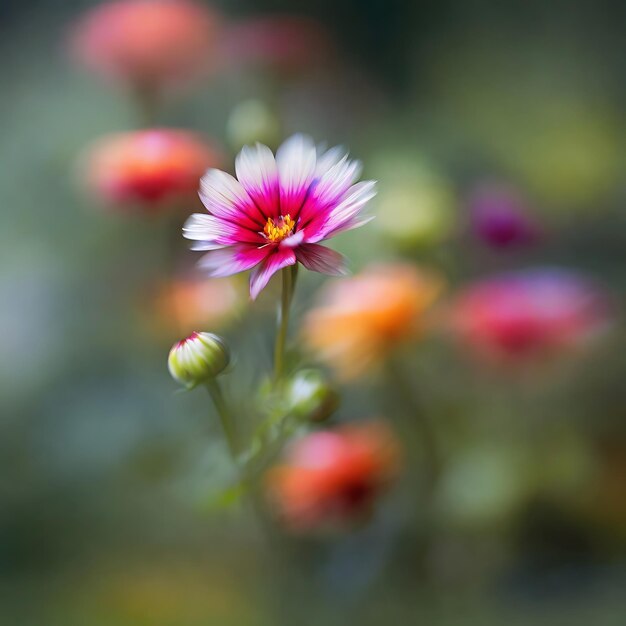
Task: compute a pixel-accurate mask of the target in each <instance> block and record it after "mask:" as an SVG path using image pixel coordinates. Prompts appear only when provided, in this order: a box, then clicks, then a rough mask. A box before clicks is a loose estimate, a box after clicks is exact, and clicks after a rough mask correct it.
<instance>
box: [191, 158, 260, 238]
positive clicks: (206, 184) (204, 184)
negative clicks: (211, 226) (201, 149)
mask: <svg viewBox="0 0 626 626" xmlns="http://www.w3.org/2000/svg"><path fill="white" fill-rule="evenodd" d="M199 195H200V200H202V203H203V204H204V206H205V207H206V208H207V210H208V211H209V212H210V213H211V214H213V215H215V217H219V218H220V219H223V220H228V221H230V222H233V223H235V224H238V225H240V226H243V227H246V228H249V229H252V230H253V231H258V230H259V227H261V228H262V227H263V225H264V224H265V219H264V218H263V215H261V213H260V212H259V210H258V209H257V208H256V206H255V204H254V202H252V199H251V198H250V196H249V195H248V193H247V192H246V190H245V189H244V187H243V186H242V185H241V183H239V181H238V180H237V179H236V178H233V177H232V176H231V175H230V174H227V173H226V172H222V171H221V170H216V169H210V170H208V171H207V172H206V174H205V175H204V176H203V177H202V178H201V179H200V193H199Z"/></svg>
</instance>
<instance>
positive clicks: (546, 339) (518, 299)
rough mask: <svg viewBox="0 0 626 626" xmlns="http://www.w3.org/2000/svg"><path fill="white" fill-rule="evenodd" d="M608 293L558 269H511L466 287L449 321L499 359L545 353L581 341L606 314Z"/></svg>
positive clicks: (602, 324)
mask: <svg viewBox="0 0 626 626" xmlns="http://www.w3.org/2000/svg"><path fill="white" fill-rule="evenodd" d="M610 309H611V307H610V305H609V301H608V297H607V296H606V294H605V293H604V292H602V291H601V290H600V289H599V288H598V287H597V286H595V285H593V284H591V283H590V282H589V281H588V280H586V279H585V278H583V277H581V276H578V275H576V274H574V273H573V272H568V271H566V270H560V269H537V270H531V271H525V272H512V273H508V274H500V275H498V276H495V277H493V278H488V279H485V280H482V281H479V282H477V283H474V284H473V285H470V286H469V287H467V288H466V289H465V290H464V291H463V292H462V293H461V294H460V295H459V296H458V298H457V301H456V303H455V305H454V309H453V314H452V324H453V327H454V329H455V330H456V331H457V333H458V334H459V335H460V337H461V339H462V340H463V341H464V342H465V343H466V344H468V345H469V346H470V347H471V348H472V349H474V350H475V351H476V352H477V353H479V354H481V355H483V356H487V357H489V358H496V359H499V360H502V359H505V360H520V359H522V360H525V359H527V358H533V357H541V356H548V355H550V354H552V353H555V352H557V353H558V352H560V351H562V350H564V349H567V348H573V347H576V346H579V345H581V344H583V343H585V342H586V341H587V340H588V339H590V338H592V337H593V336H594V335H596V334H598V332H600V331H602V330H604V329H605V328H606V327H607V325H608V323H609V321H610V318H611V310H610Z"/></svg>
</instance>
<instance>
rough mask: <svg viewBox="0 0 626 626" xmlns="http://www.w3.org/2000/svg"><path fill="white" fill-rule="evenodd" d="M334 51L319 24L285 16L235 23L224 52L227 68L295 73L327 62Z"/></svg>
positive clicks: (223, 48)
mask: <svg viewBox="0 0 626 626" xmlns="http://www.w3.org/2000/svg"><path fill="white" fill-rule="evenodd" d="M331 51H332V44H331V39H330V36H329V34H328V33H327V32H326V30H325V29H324V27H323V26H322V25H321V24H320V23H319V22H316V21H315V20H313V19H310V18H305V17H296V16H288V15H282V16H272V17H261V18H252V19H248V20H244V21H240V22H236V23H234V24H233V25H232V26H230V27H229V28H228V30H227V31H226V32H225V34H224V38H223V45H222V50H221V53H222V55H223V57H224V62H225V64H227V65H231V66H232V65H244V66H253V67H259V66H262V67H264V68H269V69H273V70H277V71H279V72H283V73H285V74H291V73H293V72H296V71H298V70H303V69H306V68H307V67H312V66H314V65H316V64H317V65H319V64H321V63H323V62H324V61H326V60H327V59H328V58H329V56H330V53H331Z"/></svg>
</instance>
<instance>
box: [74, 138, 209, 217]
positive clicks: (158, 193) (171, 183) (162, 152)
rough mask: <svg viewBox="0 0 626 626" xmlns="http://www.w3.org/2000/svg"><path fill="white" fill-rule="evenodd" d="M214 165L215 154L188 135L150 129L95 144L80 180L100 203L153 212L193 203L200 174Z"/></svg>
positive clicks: (203, 143)
mask: <svg viewBox="0 0 626 626" xmlns="http://www.w3.org/2000/svg"><path fill="white" fill-rule="evenodd" d="M219 162H220V156H219V153H218V151H217V150H216V149H215V148H213V147H212V146H211V145H209V144H208V143H206V142H205V141H203V140H202V139H201V138H200V137H199V136H197V135H195V134H193V133H190V132H185V131H180V130H172V129H152V130H145V131H136V132H128V133H118V134H114V135H108V136H106V137H103V138H102V139H100V140H98V141H97V142H96V143H95V144H94V145H93V146H92V147H91V149H90V150H89V151H88V154H87V156H86V168H87V172H86V177H87V183H88V185H89V187H90V189H91V190H92V191H93V192H94V193H95V194H96V195H97V196H99V197H100V198H101V199H102V200H103V201H104V202H105V203H108V204H111V205H114V206H121V207H125V206H133V205H138V206H140V207H141V208H144V209H147V210H155V209H160V208H165V207H167V206H169V205H170V204H175V203H182V202H183V201H188V200H191V199H194V198H195V196H196V192H197V190H198V185H199V181H200V177H201V176H202V174H204V172H205V171H206V169H207V168H209V167H213V166H215V165H218V164H219Z"/></svg>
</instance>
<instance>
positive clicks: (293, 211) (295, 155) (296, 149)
mask: <svg viewBox="0 0 626 626" xmlns="http://www.w3.org/2000/svg"><path fill="white" fill-rule="evenodd" d="M316 162H317V153H316V150H315V145H314V144H313V140H312V139H311V138H310V137H307V136H306V135H294V136H293V137H290V138H289V139H287V141H285V143H283V144H282V146H280V148H278V151H277V152H276V164H277V166H278V179H279V183H280V214H281V215H291V216H292V217H294V216H296V215H297V214H298V213H299V211H300V207H301V206H302V203H303V202H304V199H305V198H306V195H307V192H308V190H309V187H310V185H311V183H312V182H313V176H314V174H315V165H316Z"/></svg>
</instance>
